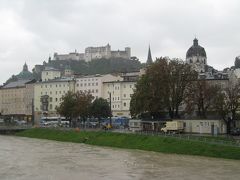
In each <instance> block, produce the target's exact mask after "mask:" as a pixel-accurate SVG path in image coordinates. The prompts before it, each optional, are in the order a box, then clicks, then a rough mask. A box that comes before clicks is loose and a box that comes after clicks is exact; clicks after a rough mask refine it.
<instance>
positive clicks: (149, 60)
mask: <svg viewBox="0 0 240 180" xmlns="http://www.w3.org/2000/svg"><path fill="white" fill-rule="evenodd" d="M152 63H153V60H152V54H151V49H150V45H149V48H148V57H147V64H148V65H149V64H152Z"/></svg>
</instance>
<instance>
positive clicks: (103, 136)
mask: <svg viewBox="0 0 240 180" xmlns="http://www.w3.org/2000/svg"><path fill="white" fill-rule="evenodd" d="M16 135H17V136H24V137H31V138H40V139H49V140H56V141H65V142H75V143H85V144H91V145H98V146H109V147H117V148H125V149H140V150H146V151H155V152H162V153H174V154H186V155H199V156H208V157H217V158H227V159H240V148H238V147H231V146H224V145H214V144H208V143H205V142H197V141H187V140H184V139H177V138H171V137H158V136H146V135H137V134H122V133H112V132H87V131H80V132H75V131H63V130H56V129H40V128H34V129H29V130H26V131H22V132H19V133H17V134H16Z"/></svg>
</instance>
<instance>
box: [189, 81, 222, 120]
mask: <svg viewBox="0 0 240 180" xmlns="http://www.w3.org/2000/svg"><path fill="white" fill-rule="evenodd" d="M219 92H220V87H219V86H218V85H214V84H211V83H209V82H208V81H207V80H205V79H203V80H197V81H194V82H193V83H192V86H190V87H189V89H188V91H187V94H186V98H185V103H186V111H187V113H189V114H190V113H192V112H194V111H195V108H197V115H198V116H199V117H201V118H207V111H208V110H209V109H211V108H213V105H214V102H215V100H216V98H217V96H218V93H219Z"/></svg>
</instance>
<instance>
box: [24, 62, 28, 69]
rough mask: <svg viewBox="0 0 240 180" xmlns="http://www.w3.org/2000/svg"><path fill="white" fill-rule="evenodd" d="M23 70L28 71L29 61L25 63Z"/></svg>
mask: <svg viewBox="0 0 240 180" xmlns="http://www.w3.org/2000/svg"><path fill="white" fill-rule="evenodd" d="M23 71H28V66H27V63H26V62H25V64H24V65H23Z"/></svg>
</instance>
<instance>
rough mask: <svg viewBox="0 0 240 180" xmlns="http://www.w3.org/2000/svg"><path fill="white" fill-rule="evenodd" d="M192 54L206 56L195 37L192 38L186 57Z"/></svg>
mask: <svg viewBox="0 0 240 180" xmlns="http://www.w3.org/2000/svg"><path fill="white" fill-rule="evenodd" d="M193 56H201V57H207V55H206V51H205V49H204V48H203V47H202V46H199V45H198V40H197V39H196V38H195V39H194V40H193V45H192V46H191V47H190V48H189V49H188V51H187V54H186V58H190V57H193Z"/></svg>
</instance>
